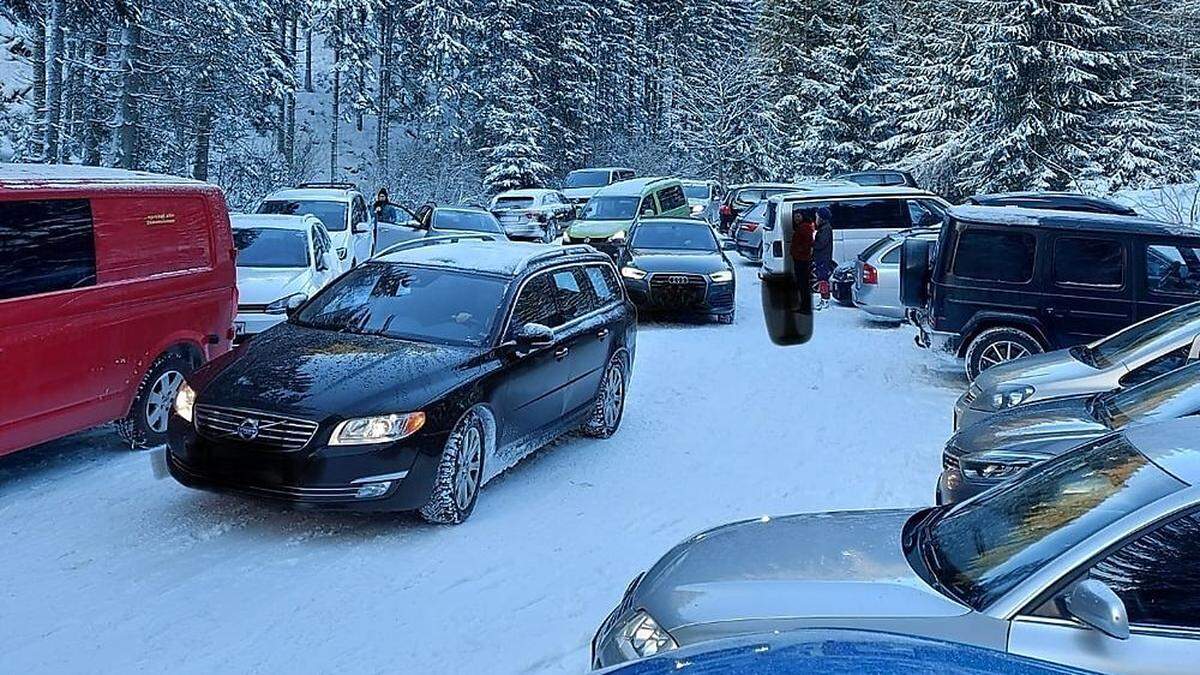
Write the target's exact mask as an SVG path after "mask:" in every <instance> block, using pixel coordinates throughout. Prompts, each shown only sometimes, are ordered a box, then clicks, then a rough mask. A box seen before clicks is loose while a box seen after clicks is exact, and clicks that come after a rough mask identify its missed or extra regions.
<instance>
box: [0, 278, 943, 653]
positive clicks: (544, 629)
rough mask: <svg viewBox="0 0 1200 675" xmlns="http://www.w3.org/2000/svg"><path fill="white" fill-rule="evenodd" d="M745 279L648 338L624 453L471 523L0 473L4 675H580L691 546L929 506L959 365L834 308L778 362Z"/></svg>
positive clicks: (105, 438)
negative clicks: (604, 631) (806, 517)
mask: <svg viewBox="0 0 1200 675" xmlns="http://www.w3.org/2000/svg"><path fill="white" fill-rule="evenodd" d="M738 282H739V284H740V285H739V288H738V303H739V305H738V320H737V323H736V325H733V326H719V325H710V326H691V325H665V324H653V323H651V324H644V325H643V326H642V330H641V332H640V334H639V340H638V341H639V351H638V356H637V363H636V364H635V367H634V378H633V381H632V389H631V391H630V397H629V401H628V403H629V406H628V410H627V413H626V417H625V420H624V426H623V427H622V428H621V430H620V432H619V433H618V434H617V435H616V436H615V437H614V438H613V439H611V440H608V441H593V440H588V439H582V438H571V439H568V440H567V441H565V442H562V443H560V444H558V445H557V446H556V447H553V448H550V449H547V450H543V451H542V452H540V453H538V454H536V455H535V456H533V457H531V458H529V459H528V460H527V461H525V462H523V463H522V464H520V465H519V466H517V467H516V468H515V469H513V470H511V471H509V472H508V473H507V474H505V475H502V476H500V477H499V478H497V479H496V480H494V481H493V482H492V483H490V484H489V485H488V486H487V487H486V488H485V489H484V491H483V492H482V493H481V495H480V500H479V504H478V506H477V508H476V509H475V513H474V515H473V516H472V517H471V519H470V521H468V522H467V523H466V524H464V525H462V526H459V527H433V526H429V525H425V524H422V523H420V522H418V521H417V520H416V519H415V518H412V517H407V516H378V517H357V516H351V515H336V514H321V513H296V512H289V511H286V510H283V509H280V508H276V507H274V506H271V505H266V504H261V503H256V502H251V501H247V500H244V499H239V498H236V497H229V496H217V495H211V494H206V493H201V492H194V491H191V490H187V489H185V488H183V487H181V486H179V485H177V484H175V483H174V482H172V481H170V480H161V481H160V480H155V479H154V478H153V476H152V473H151V469H150V466H149V462H148V458H147V455H146V454H144V453H131V452H129V451H126V450H123V449H122V448H121V447H120V445H119V442H118V441H117V438H116V436H115V434H113V433H111V432H109V431H107V430H95V431H91V432H87V433H84V434H79V435H76V436H74V437H71V438H69V439H65V440H63V441H60V442H57V443H52V444H49V445H47V446H43V447H41V448H37V449H34V450H29V451H26V452H23V453H18V454H15V455H12V456H10V457H8V458H4V459H0V552H2V553H0V569H3V583H0V671H3V672H9V673H30V672H53V673H69V672H120V673H131V672H161V671H163V670H166V669H170V670H172V671H174V672H202V673H208V672H215V671H218V670H222V669H224V670H230V671H234V672H262V673H270V672H282V671H289V672H331V671H342V672H384V671H386V672H396V673H448V672H461V673H523V672H552V673H558V672H563V673H579V672H582V671H584V670H585V669H586V668H587V665H588V662H587V652H588V642H589V640H590V639H591V637H592V632H593V630H594V629H595V628H596V626H597V625H598V624H599V623H600V621H601V620H602V619H603V618H604V616H605V614H606V613H607V612H608V611H609V609H610V608H611V607H612V606H613V605H614V604H615V603H616V602H617V600H618V599H619V597H620V594H621V593H622V591H623V590H624V588H625V586H626V584H627V583H628V581H629V579H630V578H631V577H633V576H634V574H636V573H637V572H638V571H640V570H642V569H645V568H646V567H647V566H648V565H649V564H651V563H652V562H654V560H655V559H656V558H657V557H658V556H659V555H661V554H662V553H664V552H665V551H666V550H667V549H668V548H669V547H670V546H671V545H673V544H675V543H676V542H678V541H679V540H680V539H682V538H684V537H686V536H687V535H689V534H691V533H693V532H695V531H697V530H700V529H702V528H706V527H710V526H713V525H716V524H719V523H722V522H725V521H728V520H733V519H738V518H746V517H755V516H759V515H762V514H782V513H789V512H796V511H809V510H821V509H849V508H862V507H883V506H905V505H915V504H923V503H929V501H930V500H931V498H932V494H933V487H934V480H935V478H936V476H937V473H938V470H939V468H940V467H939V461H940V450H941V444H942V442H943V441H944V440H945V438H946V436H947V435H948V433H949V429H950V407H951V404H952V402H953V400H954V398H955V397H956V396H957V395H958V393H959V392H960V390H961V387H962V386H963V383H962V380H961V377H960V375H959V374H958V372H957V371H954V370H946V369H944V368H943V369H938V368H935V366H934V364H933V361H932V360H931V359H930V357H929V355H928V354H925V353H923V352H921V351H920V350H918V349H916V348H915V347H914V346H913V345H912V335H911V331H909V330H905V329H895V328H882V327H879V326H876V325H872V324H869V323H867V322H866V321H865V320H864V319H863V318H862V317H861V316H860V315H859V314H858V313H857V312H854V311H852V310H847V309H841V308H837V309H832V310H830V311H827V312H824V313H822V314H821V315H820V316H819V321H818V326H817V333H816V336H815V337H814V338H813V341H812V342H811V343H810V344H808V345H806V346H804V347H799V348H791V349H781V348H777V347H774V346H772V345H771V343H770V342H769V341H768V339H767V337H766V334H765V331H764V329H763V325H762V316H761V311H760V310H759V307H758V302H759V286H758V280H757V278H756V277H755V274H754V269H753V268H750V267H745V266H742V267H740V268H739V273H738Z"/></svg>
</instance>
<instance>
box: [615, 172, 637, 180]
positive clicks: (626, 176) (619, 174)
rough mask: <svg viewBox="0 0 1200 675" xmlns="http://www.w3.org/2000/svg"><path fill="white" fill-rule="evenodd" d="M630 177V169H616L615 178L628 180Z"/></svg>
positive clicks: (631, 175)
mask: <svg viewBox="0 0 1200 675" xmlns="http://www.w3.org/2000/svg"><path fill="white" fill-rule="evenodd" d="M630 178H633V172H632V171H618V172H617V178H616V180H617V181H622V180H629V179H630ZM614 182H616V181H614Z"/></svg>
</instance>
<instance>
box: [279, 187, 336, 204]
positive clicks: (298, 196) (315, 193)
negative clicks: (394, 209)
mask: <svg viewBox="0 0 1200 675" xmlns="http://www.w3.org/2000/svg"><path fill="white" fill-rule="evenodd" d="M357 195H358V191H357V190H352V189H348V188H347V189H341V188H287V189H284V190H276V191H275V192H272V193H271V194H269V195H267V196H266V197H264V198H263V201H277V200H278V201H283V200H290V201H298V202H301V201H310V202H347V203H349V202H350V201H351V200H353V199H354V197H355V196H357Z"/></svg>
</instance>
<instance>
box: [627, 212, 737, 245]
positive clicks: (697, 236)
mask: <svg viewBox="0 0 1200 675" xmlns="http://www.w3.org/2000/svg"><path fill="white" fill-rule="evenodd" d="M631 237H632V238H631V239H630V242H629V245H630V246H631V247H633V248H635V249H666V250H684V251H717V250H718V248H719V247H718V246H717V239H716V237H715V236H714V235H713V231H712V228H711V227H709V226H708V225H707V224H705V223H703V222H701V221H696V220H683V219H677V220H651V221H646V222H642V223H641V224H639V225H638V226H637V227H635V228H634V229H633V233H632V235H631Z"/></svg>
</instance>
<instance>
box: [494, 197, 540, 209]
mask: <svg viewBox="0 0 1200 675" xmlns="http://www.w3.org/2000/svg"><path fill="white" fill-rule="evenodd" d="M531 206H533V197H497V198H496V201H494V202H492V208H493V209H527V208H529V207H531Z"/></svg>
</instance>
